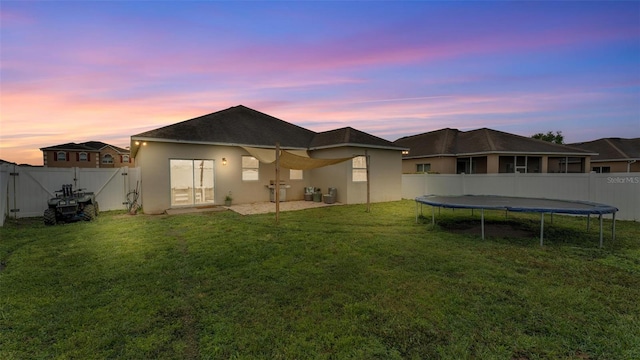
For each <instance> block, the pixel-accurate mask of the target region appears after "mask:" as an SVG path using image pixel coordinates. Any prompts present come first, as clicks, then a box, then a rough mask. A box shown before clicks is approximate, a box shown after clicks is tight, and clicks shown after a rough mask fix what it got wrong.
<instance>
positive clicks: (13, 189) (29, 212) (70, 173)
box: [9, 166, 75, 218]
mask: <svg viewBox="0 0 640 360" xmlns="http://www.w3.org/2000/svg"><path fill="white" fill-rule="evenodd" d="M14 172H15V173H17V174H18V175H16V176H12V177H11V179H9V207H10V211H11V209H16V210H17V212H14V213H10V214H9V216H11V217H15V218H22V217H33V216H42V214H43V212H44V210H45V209H46V208H47V201H48V200H49V199H50V198H51V197H53V196H55V192H56V191H57V190H60V189H61V188H62V184H73V179H74V177H75V171H74V169H73V168H39V167H28V166H15V171H14Z"/></svg>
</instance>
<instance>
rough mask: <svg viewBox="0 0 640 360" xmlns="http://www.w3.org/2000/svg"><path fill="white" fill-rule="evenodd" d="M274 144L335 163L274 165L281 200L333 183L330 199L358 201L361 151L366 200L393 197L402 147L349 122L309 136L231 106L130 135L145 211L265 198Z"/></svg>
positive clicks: (303, 158)
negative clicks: (296, 166)
mask: <svg viewBox="0 0 640 360" xmlns="http://www.w3.org/2000/svg"><path fill="white" fill-rule="evenodd" d="M276 144H278V145H279V148H280V149H281V150H283V152H282V153H283V154H285V153H286V155H287V156H288V157H289V158H291V157H293V158H295V159H296V161H299V162H300V163H305V162H312V160H308V159H333V160H331V161H336V162H338V161H340V162H338V163H336V164H334V165H329V166H323V167H317V168H308V169H306V168H305V169H291V168H286V167H285V166H284V165H281V168H282V169H281V171H280V181H281V185H282V186H283V188H285V190H284V191H286V193H285V194H283V193H282V192H281V193H280V194H283V195H284V196H283V197H284V198H285V199H286V200H287V201H289V200H303V199H304V191H305V188H306V187H316V188H320V189H322V191H323V192H324V193H326V192H327V191H328V188H329V187H333V188H336V189H337V199H336V200H337V201H338V202H340V203H344V204H357V203H365V202H366V201H367V181H366V179H367V177H366V172H367V166H366V164H367V162H366V157H365V155H367V156H368V157H369V169H368V170H369V179H370V181H369V186H370V201H371V202H383V201H392V200H399V199H401V196H402V193H401V183H402V175H401V173H402V171H401V167H402V150H403V148H402V147H399V146H397V145H394V144H393V143H391V142H390V141H387V140H384V139H381V138H379V137H376V136H373V135H370V134H367V133H365V132H362V131H359V130H356V129H353V128H350V127H346V128H340V129H335V130H331V131H325V132H319V133H317V132H314V131H311V130H308V129H305V128H302V127H300V126H297V125H294V124H291V123H288V122H286V121H283V120H280V119H278V118H275V117H273V116H270V115H267V114H264V113H261V112H259V111H256V110H253V109H250V108H248V107H245V106H242V105H239V106H234V107H231V108H228V109H225V110H221V111H218V112H214V113H211V114H208V115H204V116H201V117H197V118H194V119H190V120H186V121H183V122H179V123H176V124H173V125H169V126H165V127H161V128H158V129H154V130H150V131H146V132H143V133H140V134H137V135H134V136H132V137H131V155H132V157H134V158H135V161H136V167H139V168H140V171H141V184H140V185H141V198H142V204H143V207H144V211H145V213H152V214H153V213H162V212H164V211H165V210H167V209H170V208H179V207H193V206H196V207H197V206H209V205H220V204H223V203H224V199H225V196H226V195H227V194H231V195H232V197H233V203H253V202H264V201H269V200H273V199H272V195H273V192H272V191H273V190H272V189H270V186H271V188H273V186H272V185H273V184H274V180H275V168H276V165H275V163H274V162H273V159H274V158H275V148H276ZM336 159H338V160H336ZM327 161H328V160H327ZM302 167H306V166H302Z"/></svg>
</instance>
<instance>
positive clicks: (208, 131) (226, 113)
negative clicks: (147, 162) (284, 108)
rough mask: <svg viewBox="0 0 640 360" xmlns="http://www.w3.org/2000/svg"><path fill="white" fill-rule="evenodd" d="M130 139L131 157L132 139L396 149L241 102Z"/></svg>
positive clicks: (367, 137)
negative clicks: (288, 119)
mask: <svg viewBox="0 0 640 360" xmlns="http://www.w3.org/2000/svg"><path fill="white" fill-rule="evenodd" d="M131 141H132V146H131V149H132V150H133V152H132V154H133V156H134V157H135V154H136V152H137V149H138V146H137V145H136V144H135V141H160V142H174V143H192V144H209V145H232V146H251V147H267V148H273V147H275V144H276V143H279V144H280V146H281V147H283V148H289V149H311V148H312V146H313V148H318V147H332V146H338V145H353V144H359V145H365V146H371V147H380V146H386V147H387V148H392V149H398V150H399V149H400V148H398V147H397V146H396V145H394V144H393V143H391V142H390V141H387V140H384V139H380V138H377V137H375V136H373V135H369V134H366V133H364V132H362V131H358V130H355V129H352V128H343V129H338V130H333V131H327V132H323V133H316V132H314V131H311V130H308V129H305V128H302V127H300V126H297V125H294V124H291V123H288V122H286V121H284V120H280V119H278V118H275V117H273V116H270V115H267V114H264V113H261V112H259V111H256V110H253V109H250V108H248V107H246V106H243V105H238V106H234V107H231V108H228V109H225V110H221V111H218V112H214V113H211V114H208V115H204V116H200V117H197V118H193V119H190V120H186V121H182V122H179V123H176V124H172V125H168V126H165V127H161V128H158V129H154V130H150V131H147V132H143V133H140V134H137V135H134V136H132V137H131Z"/></svg>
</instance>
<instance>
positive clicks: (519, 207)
mask: <svg viewBox="0 0 640 360" xmlns="http://www.w3.org/2000/svg"><path fill="white" fill-rule="evenodd" d="M456 199H457V200H459V199H473V200H478V199H479V200H481V201H480V203H478V204H470V203H464V201H462V202H456V201H455V200H456ZM443 200H444V201H443ZM483 200H498V201H497V202H498V204H489V203H486V202H485V203H483V202H484V201H483ZM519 200H520V201H521V202H526V201H538V202H539V201H542V202H543V201H549V202H555V203H563V204H574V205H581V206H580V208H577V207H576V208H571V207H551V206H547V207H545V206H527V205H524V204H518V203H517V202H518V201H519ZM415 201H416V223H417V222H418V204H420V215H422V205H423V204H426V205H430V206H431V224H432V225H435V221H436V220H435V208H436V207H439V208H440V207H443V208H451V209H471V210H472V211H473V209H480V224H481V225H480V228H481V232H482V240H484V239H485V236H484V210H485V209H487V210H506V211H507V212H509V211H511V212H529V213H540V246H543V245H544V214H551V221H552V222H553V214H554V213H557V214H574V215H587V231H589V226H590V220H591V214H598V218H599V221H600V247H602V244H603V230H602V229H603V224H602V215H603V214H612V216H613V222H612V224H611V237H612V241H613V240H615V239H616V212H617V211H618V208H616V207H614V206H610V205H605V204H598V203H592V202H586V201H575V200H557V199H542V198H523V197H512V196H498V195H458V196H453V195H451V196H447V195H423V196H418V197H416V198H415Z"/></svg>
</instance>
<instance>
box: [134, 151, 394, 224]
mask: <svg viewBox="0 0 640 360" xmlns="http://www.w3.org/2000/svg"><path fill="white" fill-rule="evenodd" d="M243 155H247V156H249V153H248V152H246V151H245V150H244V149H242V148H241V147H235V146H212V145H196V144H178V143H158V142H152V141H147V145H145V146H141V147H140V149H139V151H138V153H137V155H136V165H137V166H138V167H140V168H141V169H142V170H141V189H142V206H143V209H144V211H145V212H146V213H149V214H158V213H162V212H164V211H165V210H167V209H169V208H171V189H170V188H171V184H170V179H171V177H170V169H169V162H170V160H171V159H188V160H200V159H204V160H213V161H214V204H215V205H220V204H223V203H224V197H225V196H226V195H227V193H229V192H231V194H232V196H233V203H236V204H242V203H254V202H264V201H269V200H270V190H269V188H268V185H269V184H270V182H271V181H273V180H275V164H265V163H260V164H259V173H258V174H259V175H258V176H259V180H255V181H243V180H242V156H243ZM310 155H311V157H318V158H338V157H351V156H354V155H364V149H361V148H354V147H342V148H336V149H328V150H319V151H314V152H310ZM369 155H370V156H371V168H370V175H371V201H372V202H381V201H392V200H400V199H401V196H402V189H401V184H402V173H401V166H402V164H401V152H400V151H390V150H377V149H370V150H369ZM223 158H224V159H226V161H227V164H226V165H223V164H222V163H223V162H222V159H223ZM351 170H352V162H351V161H346V162H343V163H340V164H337V165H332V166H327V167H324V168H319V169H313V170H305V171H303V179H302V180H291V179H290V178H289V175H290V170H289V169H286V168H282V169H281V172H280V180H281V181H282V182H284V183H286V184H287V185H289V188H288V189H287V190H286V200H287V201H291V200H302V199H304V188H305V187H306V186H314V187H318V188H320V189H321V190H322V192H323V193H327V191H328V188H329V187H335V188H337V189H338V197H337V201H338V202H341V203H345V204H358V203H365V202H366V195H367V192H366V190H367V183H366V182H353V181H352V179H351V175H352V171H351Z"/></svg>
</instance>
